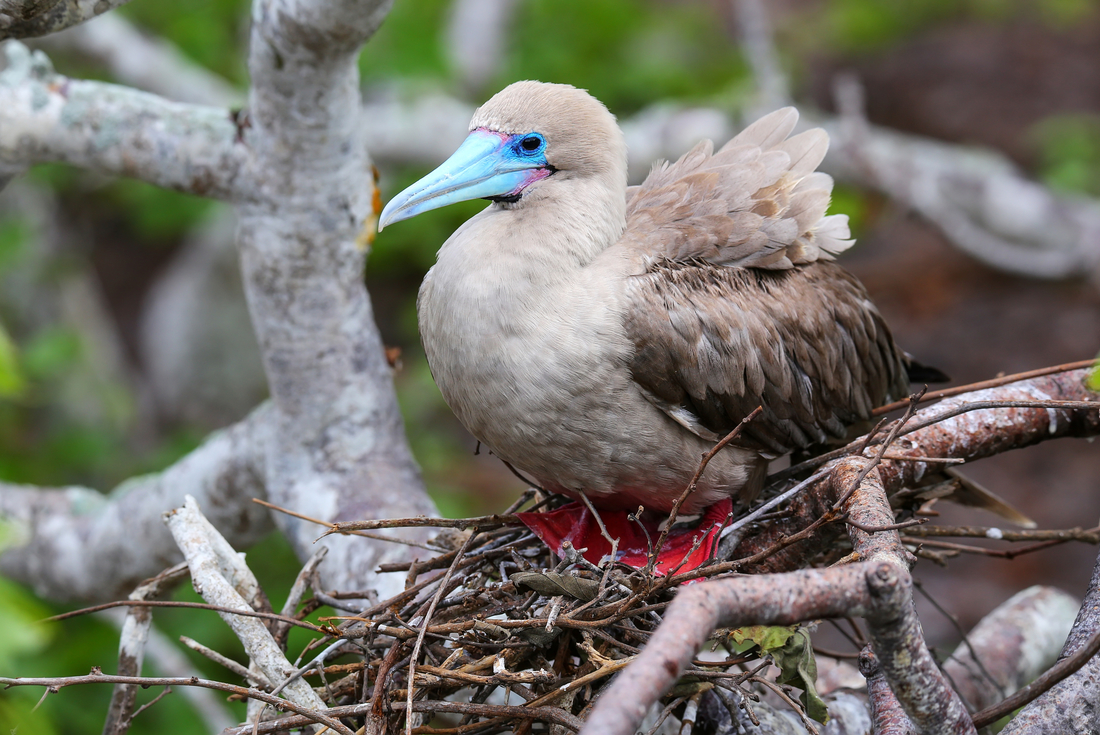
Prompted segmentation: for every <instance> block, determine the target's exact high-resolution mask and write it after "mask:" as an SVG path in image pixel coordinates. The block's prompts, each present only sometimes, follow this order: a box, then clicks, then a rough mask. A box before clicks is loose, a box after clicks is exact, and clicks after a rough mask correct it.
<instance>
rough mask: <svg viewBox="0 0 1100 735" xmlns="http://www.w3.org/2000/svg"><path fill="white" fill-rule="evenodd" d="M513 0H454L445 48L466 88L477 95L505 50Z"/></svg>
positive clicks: (513, 12) (501, 60) (490, 77)
mask: <svg viewBox="0 0 1100 735" xmlns="http://www.w3.org/2000/svg"><path fill="white" fill-rule="evenodd" d="M515 11H516V0H456V1H455V2H453V3H451V10H450V19H449V21H448V23H447V29H446V32H447V40H446V50H447V57H448V59H449V61H450V62H451V66H452V68H453V69H454V72H455V75H456V76H457V77H458V79H459V80H460V81H461V83H462V86H463V87H464V88H465V89H466V92H467V93H469V94H470V95H473V96H481V93H482V91H483V90H484V88H485V86H486V85H487V84H488V83H489V82H490V81H491V80H492V79H493V76H494V75H496V74H498V73H499V71H500V69H501V67H502V66H503V61H504V59H503V56H504V53H505V51H507V48H506V46H507V40H508V31H509V30H510V29H511V25H512V18H513V17H514V15H515Z"/></svg>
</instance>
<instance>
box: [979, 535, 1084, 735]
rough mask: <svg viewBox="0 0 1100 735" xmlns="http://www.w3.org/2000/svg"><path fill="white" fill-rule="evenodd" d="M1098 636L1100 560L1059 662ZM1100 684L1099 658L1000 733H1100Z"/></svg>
mask: <svg viewBox="0 0 1100 735" xmlns="http://www.w3.org/2000/svg"><path fill="white" fill-rule="evenodd" d="M1098 633H1100V556H1098V557H1097V560H1096V565H1095V566H1094V567H1093V570H1092V579H1090V580H1089V588H1088V593H1086V595H1085V599H1084V602H1083V603H1082V604H1081V609H1080V611H1079V612H1078V613H1077V619H1076V620H1074V622H1073V628H1072V629H1071V630H1070V633H1069V637H1068V638H1067V639H1066V643H1065V646H1064V647H1063V648H1062V654H1061V656H1060V659H1061V661H1065V660H1067V659H1069V658H1071V657H1073V656H1074V655H1075V654H1076V653H1077V652H1078V651H1081V650H1082V649H1085V648H1086V647H1087V646H1089V644H1090V643H1095V642H1096V641H1095V637H1096V636H1097V634H1098ZM1097 680H1100V658H1098V657H1096V656H1095V655H1094V656H1091V657H1089V659H1088V661H1087V662H1086V663H1084V665H1083V666H1082V667H1081V668H1080V669H1079V670H1078V671H1076V672H1075V673H1074V674H1073V675H1072V676H1070V677H1069V678H1066V679H1063V680H1062V681H1060V682H1058V684H1056V685H1055V686H1054V687H1053V688H1052V689H1051V690H1050V691H1048V692H1047V693H1045V694H1043V695H1042V696H1041V697H1039V698H1038V699H1036V700H1035V701H1034V702H1032V703H1031V704H1029V705H1027V706H1026V707H1024V708H1023V709H1022V710H1021V711H1020V713H1019V714H1017V715H1016V717H1014V718H1013V719H1012V721H1011V722H1009V723H1008V725H1007V726H1006V727H1005V729H1004V730H1002V731H1001V732H1002V733H1004V734H1005V735H1024V734H1025V733H1026V734H1027V735H1040V734H1042V733H1049V732H1096V731H1100V710H1098V709H1097V707H1096V682H1097Z"/></svg>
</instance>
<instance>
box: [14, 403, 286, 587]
mask: <svg viewBox="0 0 1100 735" xmlns="http://www.w3.org/2000/svg"><path fill="white" fill-rule="evenodd" d="M269 412H270V409H269V407H261V408H260V409H258V410H256V411H255V412H253V413H252V415H250V416H249V417H248V418H247V419H245V420H244V421H242V422H241V423H239V424H237V425H236V426H233V427H230V428H229V429H226V430H224V431H220V432H217V433H215V434H213V435H211V437H210V438H208V439H207V440H206V442H205V443H204V444H203V445H202V446H200V447H199V448H198V449H196V450H195V451H194V452H192V453H191V454H189V455H187V456H186V457H184V458H183V459H182V460H180V461H179V462H177V463H176V464H175V465H173V466H172V467H169V468H168V469H166V470H165V471H163V472H161V473H159V474H155V475H146V476H143V477H138V478H134V479H132V480H130V481H128V482H126V483H123V484H122V485H120V486H119V487H118V488H116V489H115V490H114V491H113V492H112V493H111V494H110V495H103V494H101V493H98V492H96V491H95V490H91V489H88V488H81V487H68V488H57V489H44V488H39V487H29V486H22V485H11V484H4V483H0V517H3V518H5V519H6V520H7V521H8V522H9V523H12V524H14V525H15V526H16V527H17V528H18V531H17V533H18V536H17V538H20V539H21V542H20V543H18V544H16V545H14V546H12V547H10V548H7V549H5V550H4V552H3V554H2V555H0V571H3V573H4V574H6V575H8V576H10V577H12V578H13V579H17V580H19V581H21V582H23V583H24V584H28V585H31V586H32V587H34V589H35V592H37V593H38V594H39V595H41V596H43V597H48V598H52V599H64V600H102V599H105V598H107V599H110V598H116V599H117V598H119V597H125V596H126V595H127V594H128V593H129V591H130V590H132V589H133V588H134V587H135V586H136V585H137V584H138V583H139V582H140V581H141V580H142V579H145V578H146V577H149V576H150V575H152V574H155V573H156V572H157V571H159V570H161V569H163V568H165V567H167V566H169V565H171V564H174V563H175V562H177V561H179V559H180V554H179V551H178V549H177V548H176V546H175V544H174V543H173V542H172V537H171V536H170V535H169V534H168V532H167V531H166V530H165V528H164V526H163V524H162V523H160V520H159V519H160V514H161V513H163V512H164V511H165V510H166V509H169V508H172V507H174V506H176V505H180V504H182V503H183V498H184V496H185V495H188V494H190V495H194V496H195V497H196V498H200V499H202V500H203V502H205V504H206V506H207V508H208V509H209V510H210V513H211V518H212V520H213V522H214V524H215V525H216V526H218V527H219V528H220V529H223V530H224V532H225V533H226V534H227V535H228V536H229V537H230V538H232V539H233V541H234V543H235V544H237V545H240V546H248V545H250V544H252V543H255V542H256V541H257V540H259V538H260V537H262V536H263V535H264V534H265V533H267V532H268V531H269V530H270V529H271V528H272V524H271V519H270V516H269V515H268V512H267V511H266V510H265V509H263V508H261V507H260V506H257V505H256V504H255V503H251V502H249V499H250V498H252V497H254V496H262V495H263V494H264V492H265V490H264V449H265V446H266V441H265V435H266V431H267V421H268V418H267V417H268V415H269ZM136 549H140V552H136V551H135V550H136Z"/></svg>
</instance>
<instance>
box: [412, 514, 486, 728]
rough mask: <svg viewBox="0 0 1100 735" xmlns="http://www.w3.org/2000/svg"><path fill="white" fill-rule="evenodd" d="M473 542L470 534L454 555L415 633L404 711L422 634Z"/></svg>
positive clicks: (413, 676)
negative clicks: (418, 630) (418, 629)
mask: <svg viewBox="0 0 1100 735" xmlns="http://www.w3.org/2000/svg"><path fill="white" fill-rule="evenodd" d="M473 540H474V534H472V533H471V534H470V535H469V536H467V537H466V540H465V541H463V543H462V546H461V547H460V548H459V550H458V553H457V554H456V555H455V560H454V561H453V562H452V563H451V566H449V567H447V571H446V573H444V575H443V580H442V581H441V582H440V583H439V589H438V590H436V593H435V594H434V595H433V596H432V601H431V602H430V603H429V604H428V611H427V612H426V613H424V621H423V622H422V623H421V624H420V632H419V633H417V636H416V643H414V644H413V650H412V656H411V657H410V658H409V686H408V694H407V695H406V696H405V708H406V709H405V711H406V712H412V706H413V690H414V689H415V681H416V679H415V675H416V661H417V658H419V656H420V647H421V646H423V645H424V634H425V633H427V631H428V625H429V624H431V622H432V615H433V614H435V608H436V605H438V604H439V601H440V600H441V599H443V595H444V594H446V592H447V585H448V584H449V583H450V581H451V576H452V575H453V574H454V572H455V567H456V566H457V565H458V561H459V560H460V559H461V558H462V555H463V554H465V553H466V550H467V549H469V548H470V544H471V543H472V542H473ZM405 733H406V735H411V733H412V718H409V717H406V718H405Z"/></svg>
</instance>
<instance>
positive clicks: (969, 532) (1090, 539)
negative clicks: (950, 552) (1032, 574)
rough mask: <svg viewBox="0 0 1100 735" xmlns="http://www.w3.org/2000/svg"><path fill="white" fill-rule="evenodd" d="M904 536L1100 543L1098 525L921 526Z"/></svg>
mask: <svg viewBox="0 0 1100 735" xmlns="http://www.w3.org/2000/svg"><path fill="white" fill-rule="evenodd" d="M905 535H906V536H919V537H927V536H953V537H960V538H987V539H993V540H996V541H1049V540H1054V539H1057V540H1059V541H1084V542H1085V543H1090V544H1098V543H1100V526H1096V527H1095V528H1090V529H1088V530H1084V529H1081V528H1079V527H1078V528H1068V529H1065V530H1042V529H1025V530H1018V531H1006V530H1003V529H1000V528H987V527H983V526H921V527H920V528H910V529H907V530H906V532H905Z"/></svg>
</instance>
